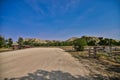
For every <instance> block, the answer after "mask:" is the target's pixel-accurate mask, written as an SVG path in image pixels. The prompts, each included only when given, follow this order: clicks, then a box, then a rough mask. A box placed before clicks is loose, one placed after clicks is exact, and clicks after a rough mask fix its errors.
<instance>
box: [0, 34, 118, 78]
mask: <svg viewBox="0 0 120 80" xmlns="http://www.w3.org/2000/svg"><path fill="white" fill-rule="evenodd" d="M13 43H14V42H13V40H12V38H8V39H5V38H4V37H3V36H0V52H4V51H10V50H12V44H13ZM16 43H18V45H19V49H23V48H25V46H27V47H28V46H29V48H30V47H59V48H62V49H64V50H65V51H66V52H68V53H70V54H71V55H72V56H73V57H75V58H76V59H77V60H79V61H80V62H81V63H83V64H84V65H85V67H86V68H87V69H89V70H90V71H91V74H90V75H91V76H95V75H96V74H100V75H102V77H105V78H107V79H106V80H118V79H120V40H115V39H109V38H103V37H89V36H82V37H81V38H72V39H68V40H66V41H56V40H51V41H50V40H45V41H39V40H38V39H27V40H25V39H24V38H22V37H19V38H18V40H17V41H16ZM103 79H104V78H103ZM101 80H102V79H101Z"/></svg>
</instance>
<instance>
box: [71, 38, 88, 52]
mask: <svg viewBox="0 0 120 80" xmlns="http://www.w3.org/2000/svg"><path fill="white" fill-rule="evenodd" d="M73 45H74V48H75V50H77V51H83V50H84V46H86V45H87V42H86V40H85V39H81V38H79V39H76V40H74V42H73Z"/></svg>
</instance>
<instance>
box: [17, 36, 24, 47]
mask: <svg viewBox="0 0 120 80" xmlns="http://www.w3.org/2000/svg"><path fill="white" fill-rule="evenodd" d="M18 44H19V46H20V48H21V47H22V45H23V38H22V37H19V39H18Z"/></svg>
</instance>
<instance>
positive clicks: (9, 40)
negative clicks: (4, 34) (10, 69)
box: [8, 38, 13, 47]
mask: <svg viewBox="0 0 120 80" xmlns="http://www.w3.org/2000/svg"><path fill="white" fill-rule="evenodd" d="M12 44H13V40H12V38H9V39H8V46H9V47H12Z"/></svg>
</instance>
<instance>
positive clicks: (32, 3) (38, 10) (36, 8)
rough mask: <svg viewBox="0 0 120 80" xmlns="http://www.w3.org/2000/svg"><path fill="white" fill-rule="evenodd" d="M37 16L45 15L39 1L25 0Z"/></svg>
mask: <svg viewBox="0 0 120 80" xmlns="http://www.w3.org/2000/svg"><path fill="white" fill-rule="evenodd" d="M24 2H25V3H26V4H28V5H29V6H30V7H31V8H32V9H33V10H34V11H35V12H36V13H37V14H40V15H44V14H45V12H44V10H43V9H42V8H41V7H40V6H39V0H24Z"/></svg>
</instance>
